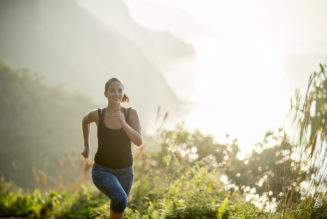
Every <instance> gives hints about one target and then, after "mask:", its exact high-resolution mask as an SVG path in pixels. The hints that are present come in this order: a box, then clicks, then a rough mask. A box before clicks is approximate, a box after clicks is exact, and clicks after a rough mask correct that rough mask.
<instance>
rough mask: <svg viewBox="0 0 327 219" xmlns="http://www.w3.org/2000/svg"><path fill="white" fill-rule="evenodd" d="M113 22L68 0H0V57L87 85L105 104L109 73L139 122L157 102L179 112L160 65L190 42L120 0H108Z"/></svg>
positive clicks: (188, 52)
mask: <svg viewBox="0 0 327 219" xmlns="http://www.w3.org/2000/svg"><path fill="white" fill-rule="evenodd" d="M107 10H108V16H109V17H111V18H112V22H107V23H106V24H104V23H100V22H99V21H98V20H97V19H96V18H94V17H93V16H92V15H91V14H90V13H89V12H88V11H86V10H85V9H84V8H83V7H81V6H80V5H79V4H78V3H77V2H75V1H66V0H47V1H41V0H28V1H11V0H2V1H0V30H1V31H0V32H1V33H0V58H3V59H5V60H7V61H8V62H9V63H10V64H12V65H13V66H15V67H28V68H30V69H33V70H34V71H36V72H39V73H40V74H45V76H46V80H48V82H50V83H64V84H65V85H67V87H68V88H70V89H74V90H79V91H82V92H84V93H87V94H88V95H89V96H91V97H92V98H94V99H95V100H96V101H97V102H98V103H101V104H103V105H104V104H106V102H105V101H106V100H105V99H104V97H103V89H104V88H103V87H104V83H105V81H106V80H108V79H109V78H110V77H112V76H117V77H119V78H121V79H122V80H123V81H124V82H125V84H126V92H127V93H128V95H129V96H130V97H131V105H133V106H135V107H137V108H138V109H139V110H140V115H141V116H142V117H143V123H144V124H146V123H148V122H151V120H152V118H153V116H150V115H153V114H154V113H155V110H156V107H157V106H158V105H159V104H160V105H161V106H162V108H163V109H168V110H169V111H170V112H171V114H170V116H172V117H174V116H175V117H178V116H179V115H181V114H182V113H183V112H181V110H180V109H181V106H182V105H183V101H182V100H179V99H178V98H177V97H176V95H175V94H174V92H173V91H172V90H171V88H170V87H169V86H168V85H167V83H166V81H165V79H164V77H163V75H162V73H161V72H160V71H161V69H164V68H167V67H168V66H169V63H170V62H172V61H176V60H178V59H181V58H183V57H187V56H193V55H194V50H193V47H192V46H191V45H189V44H187V43H185V42H183V41H182V40H180V39H178V38H175V37H174V36H173V35H171V34H170V33H168V32H158V31H152V30H148V29H145V28H143V27H141V26H139V25H137V24H136V23H135V22H134V21H133V20H132V18H131V16H130V15H129V11H128V9H127V7H126V6H125V5H124V3H123V1H117V0H108V1H107Z"/></svg>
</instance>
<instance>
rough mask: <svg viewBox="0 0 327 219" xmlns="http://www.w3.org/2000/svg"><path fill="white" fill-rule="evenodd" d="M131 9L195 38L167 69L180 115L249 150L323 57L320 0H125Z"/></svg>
mask: <svg viewBox="0 0 327 219" xmlns="http://www.w3.org/2000/svg"><path fill="white" fill-rule="evenodd" d="M125 3H126V4H127V6H128V8H129V10H130V12H131V15H132V17H133V18H134V19H135V20H136V21H137V22H138V23H139V24H141V25H143V26H145V27H149V28H151V29H158V30H164V31H170V32H172V33H173V34H175V35H176V36H178V37H180V38H182V39H184V40H185V41H188V42H190V43H192V44H193V46H194V48H195V51H196V57H195V58H194V59H189V60H184V61H183V62H179V63H175V64H173V65H172V66H171V69H170V70H169V71H167V72H164V74H165V77H166V79H167V81H168V83H169V85H170V86H171V87H172V88H173V89H174V90H175V91H176V93H177V95H178V96H179V97H181V98H184V99H187V100H190V101H193V102H194V109H193V110H192V112H191V113H190V114H189V115H186V116H185V118H184V119H185V121H186V125H187V127H188V128H190V129H194V128H199V129H200V130H202V131H203V132H204V133H209V134H212V135H214V136H216V137H217V139H218V140H221V139H222V138H223V136H224V135H225V134H231V136H232V137H234V138H238V139H239V144H240V147H241V149H243V150H244V151H247V150H249V149H251V148H252V147H251V146H253V145H254V144H255V143H257V142H259V141H261V140H262V138H263V135H264V133H265V131H266V130H268V129H272V130H277V129H278V127H283V126H284V125H285V116H286V113H287V112H288V110H289V105H290V97H291V95H293V94H294V89H295V88H296V87H299V88H301V89H304V88H305V86H306V83H307V79H308V77H309V74H310V73H311V72H312V71H313V70H316V69H318V64H319V62H326V61H327V28H326V27H327V13H326V11H327V1H325V0H319V1H318V0H310V1H309V0H307V1H301V0H292V1H288V0H269V1H266V0H264V1H262V0H251V1H244V0H232V1H217V0H202V1H195V0H125Z"/></svg>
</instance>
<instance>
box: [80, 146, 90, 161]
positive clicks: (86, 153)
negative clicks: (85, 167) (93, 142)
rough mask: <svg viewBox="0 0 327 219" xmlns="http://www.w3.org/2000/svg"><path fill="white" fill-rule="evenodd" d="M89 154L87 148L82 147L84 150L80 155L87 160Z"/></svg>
mask: <svg viewBox="0 0 327 219" xmlns="http://www.w3.org/2000/svg"><path fill="white" fill-rule="evenodd" d="M89 152H90V149H89V146H84V150H83V151H82V152H81V155H82V156H83V157H84V158H85V159H87V158H88V157H89Z"/></svg>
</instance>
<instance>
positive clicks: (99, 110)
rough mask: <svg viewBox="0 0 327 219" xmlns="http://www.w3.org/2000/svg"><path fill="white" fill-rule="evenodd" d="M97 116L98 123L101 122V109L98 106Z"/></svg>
mask: <svg viewBox="0 0 327 219" xmlns="http://www.w3.org/2000/svg"><path fill="white" fill-rule="evenodd" d="M98 117H99V124H101V123H102V116H101V109H100V108H98Z"/></svg>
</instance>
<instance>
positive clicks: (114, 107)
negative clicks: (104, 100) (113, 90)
mask: <svg viewBox="0 0 327 219" xmlns="http://www.w3.org/2000/svg"><path fill="white" fill-rule="evenodd" d="M120 108H121V106H120V104H110V103H108V106H107V110H108V112H115V111H119V110H120Z"/></svg>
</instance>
